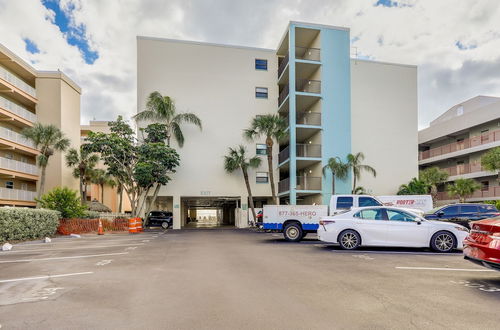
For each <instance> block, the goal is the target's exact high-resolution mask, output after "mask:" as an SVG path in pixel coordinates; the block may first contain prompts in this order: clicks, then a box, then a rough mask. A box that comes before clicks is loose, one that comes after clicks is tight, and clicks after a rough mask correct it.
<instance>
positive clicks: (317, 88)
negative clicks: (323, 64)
mask: <svg viewBox="0 0 500 330" xmlns="http://www.w3.org/2000/svg"><path fill="white" fill-rule="evenodd" d="M295 90H296V91H297V92H300V93H311V94H321V81H319V80H310V79H297V81H296V82H295Z"/></svg>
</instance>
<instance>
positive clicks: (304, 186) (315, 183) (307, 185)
mask: <svg viewBox="0 0 500 330" xmlns="http://www.w3.org/2000/svg"><path fill="white" fill-rule="evenodd" d="M297 190H321V177H314V176H298V177H297Z"/></svg>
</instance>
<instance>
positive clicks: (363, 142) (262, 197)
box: [137, 22, 418, 228]
mask: <svg viewBox="0 0 500 330" xmlns="http://www.w3.org/2000/svg"><path fill="white" fill-rule="evenodd" d="M349 53H350V37H349V29H346V28H339V27H333V26H324V25H317V24H306V23H298V22H291V23H290V24H289V26H288V28H287V30H286V31H285V34H284V36H283V38H282V40H281V42H280V43H279V45H278V48H277V49H261V48H251V47H239V46H230V45H220V44H211V43H201V42H191V41H182V40H170V39H161V38H149V37H138V38H137V75H138V82H137V97H138V105H137V106H138V111H141V110H143V109H144V107H145V104H146V100H147V96H148V95H149V93H151V92H153V91H156V90H157V91H159V92H161V93H162V94H163V95H168V96H170V97H173V98H174V99H175V101H176V104H177V111H179V112H183V111H189V112H194V113H196V114H197V115H198V116H199V117H200V118H201V120H202V122H203V130H202V131H199V130H198V129H197V128H195V127H192V126H190V125H184V126H183V131H184V135H185V137H186V141H185V144H184V147H183V148H178V147H177V146H176V145H174V147H175V148H176V149H177V151H178V152H179V154H180V156H181V165H180V167H179V168H178V170H177V172H176V173H175V174H173V175H172V181H171V182H170V183H169V184H168V185H167V186H166V187H165V188H163V189H162V190H161V191H160V197H159V203H161V204H159V205H156V206H155V208H160V209H166V210H173V212H174V228H181V226H184V225H185V223H186V219H187V218H188V216H189V217H190V218H192V217H193V214H192V211H193V210H195V209H201V208H204V209H216V210H218V211H221V210H222V212H221V217H222V218H223V219H222V221H221V222H222V223H224V224H233V223H234V224H236V225H237V226H240V227H241V226H245V225H246V223H247V220H246V219H247V206H248V197H247V192H246V188H245V185H244V181H243V178H242V175H241V173H234V174H227V173H226V172H225V171H224V167H223V157H224V155H225V154H226V153H227V149H228V147H234V146H236V145H238V144H244V145H245V146H246V148H247V151H248V155H249V156H253V155H255V154H257V155H259V156H261V157H262V165H261V167H260V168H258V169H256V170H252V171H250V180H251V186H252V193H253V195H254V196H255V197H256V201H257V207H260V206H261V205H262V204H265V203H267V202H270V198H269V197H270V186H269V184H268V180H269V178H268V173H267V163H266V157H265V145H264V142H265V141H264V138H263V139H262V140H261V141H255V142H248V141H246V140H244V138H243V136H242V133H243V129H245V128H247V127H248V126H249V125H250V121H251V119H252V118H254V117H255V116H256V115H260V114H266V113H278V114H279V115H280V116H282V117H284V118H286V119H287V121H288V122H289V128H288V131H289V136H288V138H287V139H286V141H281V142H280V144H279V145H277V146H276V147H275V152H276V155H274V156H275V157H274V159H275V169H276V173H277V175H276V176H277V178H276V179H277V182H276V185H277V188H278V192H279V197H280V200H281V203H290V204H312V203H318V204H319V203H327V202H328V200H329V198H330V196H331V194H332V181H331V180H332V178H331V176H330V174H327V175H326V177H323V175H322V168H323V166H324V165H326V163H327V161H328V159H329V158H330V157H340V158H341V159H342V160H345V157H346V155H347V154H348V153H356V152H363V153H364V154H365V156H366V159H365V161H364V163H365V164H369V165H371V166H373V167H374V168H375V169H376V170H377V177H376V178H372V177H370V175H369V174H367V173H364V174H363V175H362V179H361V180H360V182H358V183H359V185H361V186H363V187H364V188H365V189H366V190H368V192H370V193H373V194H381V195H382V194H394V193H395V192H396V191H397V189H398V187H399V185H400V184H401V183H403V182H407V181H409V180H410V179H411V178H412V177H414V176H416V175H417V170H418V165H417V156H416V155H417V68H416V67H415V66H410V65H400V64H392V63H382V62H374V61H365V60H359V59H351V58H350V54H349ZM351 186H352V183H351V180H350V179H349V180H346V181H341V180H336V183H335V192H336V193H350V191H351V189H352V187H351Z"/></svg>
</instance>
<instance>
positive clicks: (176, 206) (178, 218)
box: [172, 195, 182, 229]
mask: <svg viewBox="0 0 500 330" xmlns="http://www.w3.org/2000/svg"><path fill="white" fill-rule="evenodd" d="M172 210H173V211H172V212H173V215H174V226H173V227H174V228H173V229H181V226H182V225H181V224H182V213H181V196H179V195H174V196H173V209H172Z"/></svg>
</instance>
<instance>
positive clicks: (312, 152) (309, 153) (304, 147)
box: [297, 144, 321, 158]
mask: <svg viewBox="0 0 500 330" xmlns="http://www.w3.org/2000/svg"><path fill="white" fill-rule="evenodd" d="M297 158H321V144H297Z"/></svg>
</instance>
